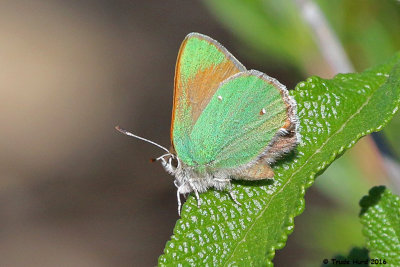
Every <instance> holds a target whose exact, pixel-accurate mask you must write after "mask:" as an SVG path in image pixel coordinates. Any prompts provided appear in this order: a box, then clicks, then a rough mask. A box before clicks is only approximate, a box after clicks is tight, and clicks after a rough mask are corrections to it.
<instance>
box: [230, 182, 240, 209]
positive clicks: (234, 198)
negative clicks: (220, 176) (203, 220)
mask: <svg viewBox="0 0 400 267" xmlns="http://www.w3.org/2000/svg"><path fill="white" fill-rule="evenodd" d="M227 187H228V192H229V195H230V196H231V198H232V200H233V202H235V203H236V204H237V205H239V206H242V203H240V202H239V201H237V199H236V196H235V194H234V193H233V191H232V184H231V183H230V182H228V186H227Z"/></svg>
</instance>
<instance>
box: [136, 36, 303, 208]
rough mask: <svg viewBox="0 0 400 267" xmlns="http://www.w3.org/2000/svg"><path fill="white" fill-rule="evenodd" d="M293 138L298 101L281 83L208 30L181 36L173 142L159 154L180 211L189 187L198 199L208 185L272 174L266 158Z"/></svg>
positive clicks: (293, 141) (291, 145)
mask: <svg viewBox="0 0 400 267" xmlns="http://www.w3.org/2000/svg"><path fill="white" fill-rule="evenodd" d="M130 135H132V134H130ZM299 139H300V136H299V133H298V119H297V115H296V102H295V100H294V99H293V98H292V97H291V96H290V95H289V93H288V91H287V89H286V87H285V86H284V85H282V84H281V83H279V82H278V81H277V80H276V79H274V78H271V77H269V76H267V75H266V74H264V73H262V72H259V71H256V70H246V68H245V67H244V66H243V65H242V64H241V63H240V62H239V61H238V60H237V59H236V58H235V57H233V56H232V55H231V54H230V53H229V52H228V51H227V50H226V49H225V48H224V47H223V46H222V45H220V44H219V43H218V42H217V41H215V40H213V39H211V38H210V37H208V36H205V35H202V34H198V33H191V34H189V35H188V36H187V37H186V38H185V40H184V41H183V42H182V45H181V48H180V50H179V54H178V59H177V64H176V70H175V88H174V104H173V111H172V122H171V143H172V148H171V150H170V151H169V153H168V154H165V155H163V156H161V157H159V158H158V159H159V160H161V163H162V166H163V167H164V169H165V170H166V171H167V172H168V173H170V174H171V175H173V176H174V177H175V185H176V187H177V188H178V190H177V195H178V204H179V207H178V210H180V199H179V195H180V194H187V193H190V192H194V193H195V195H196V197H197V199H198V201H199V193H202V192H205V191H207V190H208V189H209V188H215V189H217V190H225V189H227V190H229V192H230V188H231V179H242V180H260V179H267V178H272V177H273V176H274V173H273V171H272V169H271V167H270V164H271V163H273V162H274V161H275V160H276V159H277V158H278V157H280V156H281V155H283V154H284V153H288V152H290V151H291V150H292V149H293V148H294V147H295V146H296V144H297V143H298V142H299ZM231 195H232V194H231ZM232 197H233V199H234V200H235V198H234V196H233V195H232ZM235 201H236V200H235ZM198 203H199V202H198Z"/></svg>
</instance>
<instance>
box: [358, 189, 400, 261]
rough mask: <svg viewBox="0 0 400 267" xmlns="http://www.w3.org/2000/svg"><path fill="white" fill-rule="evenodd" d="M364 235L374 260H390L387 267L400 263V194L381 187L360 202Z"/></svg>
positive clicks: (373, 190) (372, 190)
mask: <svg viewBox="0 0 400 267" xmlns="http://www.w3.org/2000/svg"><path fill="white" fill-rule="evenodd" d="M360 206H361V213H360V218H361V223H362V224H363V226H364V227H363V234H364V236H365V237H366V238H367V248H368V249H369V256H370V258H371V259H381V260H386V264H385V265H386V266H399V264H400V197H398V196H396V195H393V194H392V193H391V192H390V191H389V190H387V189H386V188H385V187H384V186H377V187H374V188H372V189H371V190H370V191H369V195H368V196H365V197H363V198H362V199H361V201H360Z"/></svg>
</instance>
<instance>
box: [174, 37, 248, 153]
mask: <svg viewBox="0 0 400 267" xmlns="http://www.w3.org/2000/svg"><path fill="white" fill-rule="evenodd" d="M187 40H188V39H185V40H184V41H183V42H182V45H181V47H180V49H179V53H178V58H177V61H176V67H175V81H174V97H173V107H172V118H171V130H170V137H171V143H172V146H173V127H174V122H175V119H176V118H175V116H176V115H177V112H176V108H177V107H180V106H185V105H190V106H191V109H192V120H193V124H194V123H195V122H196V121H197V119H198V117H199V116H200V114H201V112H202V111H203V109H204V108H205V107H206V106H207V104H208V103H209V101H210V99H211V97H212V96H213V95H214V93H215V92H216V91H217V89H218V87H219V84H220V83H221V82H223V81H224V80H225V79H227V78H229V77H230V76H232V75H234V74H236V73H238V72H241V71H244V70H245V68H244V67H243V66H238V65H237V64H240V63H239V62H238V61H237V60H236V59H234V58H232V56H231V55H230V54H229V52H228V51H226V50H225V48H223V47H222V46H220V45H219V44H218V45H217V44H216V43H210V44H212V45H215V46H216V47H217V48H218V49H219V50H220V51H221V53H223V54H224V55H225V56H226V58H225V59H224V60H223V61H222V62H221V63H220V64H218V65H213V66H211V67H208V68H206V69H204V70H201V71H199V72H198V73H197V74H196V75H195V77H193V78H191V79H189V80H188V81H185V82H184V81H183V79H182V75H181V68H180V64H181V58H182V57H181V55H182V53H183V51H184V50H185V46H186V44H187ZM207 41H208V42H210V41H209V40H207ZM214 42H215V41H214ZM234 60H235V61H236V62H234ZM241 68H242V69H241ZM184 93H185V94H184ZM184 95H185V96H184ZM182 101H184V102H185V103H182ZM181 104H185V105H181Z"/></svg>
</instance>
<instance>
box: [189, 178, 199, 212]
mask: <svg viewBox="0 0 400 267" xmlns="http://www.w3.org/2000/svg"><path fill="white" fill-rule="evenodd" d="M189 185H190V187H191V188H192V189H193V191H194V195H195V196H196V199H197V208H200V204H201V203H200V196H199V192H198V191H197V189H196V187H194V185H193V183H192V182H191V181H190V180H189Z"/></svg>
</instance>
